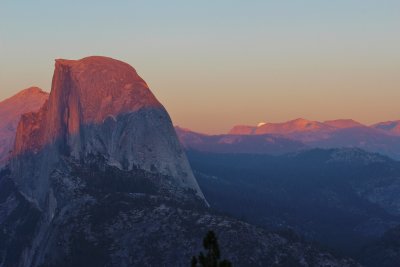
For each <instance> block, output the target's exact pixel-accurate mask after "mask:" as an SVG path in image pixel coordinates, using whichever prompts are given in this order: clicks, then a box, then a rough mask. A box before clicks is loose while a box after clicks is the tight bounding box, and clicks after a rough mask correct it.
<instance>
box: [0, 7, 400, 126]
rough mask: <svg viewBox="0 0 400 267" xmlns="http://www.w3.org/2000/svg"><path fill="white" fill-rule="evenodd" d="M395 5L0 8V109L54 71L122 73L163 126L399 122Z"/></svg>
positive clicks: (398, 10) (46, 85) (399, 21)
mask: <svg viewBox="0 0 400 267" xmlns="http://www.w3.org/2000/svg"><path fill="white" fill-rule="evenodd" d="M399 14H400V1H398V0H392V1H386V0H379V1H378V0H374V1H372V0H335V1H328V0H292V1H290V0H286V1H282V0H275V1H268V0H259V1H256V0H248V1H244V0H243V1H236V0H219V1H211V0H208V1H206V0H204V1H185V0H180V1H178V0H168V1H165V0H159V1H155V0H146V1H144V0H143V1H124V0H120V1H102V0H96V1H93V0H86V1H77V0H75V1H74V0H70V1H61V0H51V1H50V0H47V1H45V0H31V1H28V0H18V1H16V0H1V1H0V99H4V98H6V97H9V96H11V95H13V94H15V93H17V92H18V91H20V90H22V89H24V88H27V87H30V86H32V85H36V86H39V87H41V88H42V89H44V90H46V91H49V90H50V89H51V88H50V86H51V77H52V75H53V68H54V59H56V58H67V59H79V58H82V57H86V56H90V55H103V56H109V57H113V58H116V59H119V60H122V61H125V62H127V63H129V64H130V65H132V66H133V67H134V68H135V69H136V70H137V71H138V73H139V74H140V75H141V76H142V78H143V79H144V80H145V81H146V82H147V83H148V84H149V86H150V88H151V90H152V92H153V93H154V94H155V95H156V97H157V98H158V99H159V100H160V101H161V102H162V103H163V104H164V106H165V107H166V108H167V110H168V111H169V113H170V115H171V117H172V119H173V122H174V124H176V125H179V126H181V127H186V128H190V129H192V130H195V131H199V132H205V133H223V132H226V131H228V130H229V129H230V128H231V127H232V126H233V125H236V124H250V125H254V124H257V123H258V122H260V121H265V122H280V121H286V120H290V119H295V118H300V117H302V118H307V119H310V120H320V121H323V120H330V119H337V118H353V119H355V120H358V121H360V122H362V123H366V124H372V123H375V122H378V121H386V120H394V119H400V101H399V100H400V15H399Z"/></svg>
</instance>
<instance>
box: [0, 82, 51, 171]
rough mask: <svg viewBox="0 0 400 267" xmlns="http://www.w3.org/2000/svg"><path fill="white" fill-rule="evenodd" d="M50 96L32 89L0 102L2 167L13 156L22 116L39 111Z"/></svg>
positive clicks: (34, 88)
mask: <svg viewBox="0 0 400 267" xmlns="http://www.w3.org/2000/svg"><path fill="white" fill-rule="evenodd" d="M48 96H49V95H48V93H46V92H44V91H42V90H41V89H40V88H38V87H30V88H28V89H25V90H22V91H21V92H19V93H18V94H16V95H14V96H12V97H10V98H8V99H6V100H4V101H2V102H0V166H1V165H3V164H5V163H6V161H7V160H8V158H9V156H10V154H11V150H12V148H13V145H14V139H15V133H16V131H17V126H18V122H19V120H20V118H21V116H22V114H24V113H27V112H33V111H38V110H39V109H40V107H41V106H42V105H43V104H44V102H45V101H46V100H47V98H48Z"/></svg>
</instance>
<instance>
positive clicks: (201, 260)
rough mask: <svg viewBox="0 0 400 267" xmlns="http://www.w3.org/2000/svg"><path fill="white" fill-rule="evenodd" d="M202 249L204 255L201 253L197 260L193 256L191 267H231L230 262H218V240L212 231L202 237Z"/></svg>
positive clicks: (219, 255) (219, 256) (219, 254)
mask: <svg viewBox="0 0 400 267" xmlns="http://www.w3.org/2000/svg"><path fill="white" fill-rule="evenodd" d="M203 247H204V249H205V251H206V253H205V254H204V253H203V252H201V253H200V254H199V256H198V258H197V257H195V256H193V258H192V264H191V266H192V267H199V266H200V267H232V263H231V262H230V261H228V260H223V261H220V258H221V253H220V250H219V245H218V239H217V237H216V235H215V233H214V232H213V231H209V232H208V233H207V235H206V236H205V237H204V239H203ZM198 264H200V265H198Z"/></svg>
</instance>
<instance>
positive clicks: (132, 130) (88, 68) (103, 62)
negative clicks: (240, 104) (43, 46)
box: [11, 57, 203, 205]
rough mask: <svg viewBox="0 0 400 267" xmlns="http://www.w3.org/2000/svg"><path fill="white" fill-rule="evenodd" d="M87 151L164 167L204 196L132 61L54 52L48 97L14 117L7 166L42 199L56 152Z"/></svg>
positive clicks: (116, 162) (111, 160)
mask: <svg viewBox="0 0 400 267" xmlns="http://www.w3.org/2000/svg"><path fill="white" fill-rule="evenodd" d="M90 155H102V156H104V157H105V158H106V159H107V162H108V164H110V165H113V166H116V167H118V168H120V169H124V170H132V169H133V168H141V169H144V170H147V171H151V172H154V173H160V174H163V175H165V176H166V177H168V179H169V183H170V184H171V185H173V186H178V187H180V188H182V189H183V190H192V191H194V192H196V194H197V195H198V196H199V197H200V198H203V196H202V193H201V190H200V189H199V187H198V185H197V182H196V180H195V178H194V176H193V174H192V172H191V169H190V166H189V164H188V162H187V159H186V156H185V154H184V151H183V150H182V148H181V146H180V143H179V141H178V139H177V137H176V134H175V131H174V128H173V126H172V123H171V119H170V117H169V115H168V113H167V111H166V110H165V109H164V107H163V106H162V105H161V104H160V103H159V102H158V101H157V99H156V98H155V97H154V95H153V94H152V93H151V91H150V89H149V88H148V86H147V84H146V83H145V82H144V81H143V79H142V78H140V77H139V75H138V74H137V72H136V71H135V69H133V68H132V67H131V66H129V65H128V64H126V63H123V62H121V61H118V60H114V59H111V58H106V57H88V58H84V59H81V60H76V61H75V60H56V64H55V71H54V76H53V82H52V90H51V93H50V97H49V100H48V102H47V103H46V104H45V105H44V106H43V107H42V108H41V110H40V111H39V112H36V113H28V114H25V115H24V116H23V117H22V119H21V121H20V123H19V125H18V130H17V134H16V140H15V147H14V153H13V160H12V164H11V168H12V172H13V174H14V176H15V180H16V181H17V183H18V185H19V186H20V188H21V190H22V191H23V192H24V193H25V194H26V195H27V196H29V197H30V198H32V199H35V200H37V201H38V202H39V203H41V204H40V205H42V204H43V203H44V202H45V200H46V197H47V193H46V192H48V191H49V183H48V176H49V175H50V173H51V172H52V171H53V170H54V169H55V168H56V165H57V164H60V162H61V161H60V160H61V159H62V158H63V157H68V158H71V159H74V160H76V161H85V159H86V158H87V157H88V156H90ZM33 166H34V168H33ZM32 179H33V180H34V181H32ZM28 181H29V182H28Z"/></svg>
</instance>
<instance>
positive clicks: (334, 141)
mask: <svg viewBox="0 0 400 267" xmlns="http://www.w3.org/2000/svg"><path fill="white" fill-rule="evenodd" d="M399 128H400V122H399V121H393V122H385V123H378V124H374V125H372V126H366V125H363V124H361V123H359V122H357V121H354V120H351V119H338V120H330V121H324V122H318V121H309V120H306V119H295V120H291V121H288V122H283V123H265V122H263V123H259V124H258V125H257V126H251V125H237V126H234V127H233V128H232V129H231V130H230V131H229V132H228V133H227V134H220V135H204V134H196V133H194V132H192V131H190V130H188V129H186V130H183V129H182V128H177V127H176V129H177V133H178V136H179V138H180V140H181V142H182V143H183V145H184V146H185V147H187V148H193V149H197V150H199V151H208V152H216V153H258V154H260V153H261V154H272V155H276V154H283V153H285V152H295V151H299V150H304V149H310V148H342V147H347V148H349V147H354V148H361V149H364V150H366V151H370V152H377V153H381V154H384V155H387V156H390V157H392V158H394V159H400V132H399V130H398V129H399ZM224 140H225V142H224ZM221 143H224V145H221ZM244 144H246V145H244Z"/></svg>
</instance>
